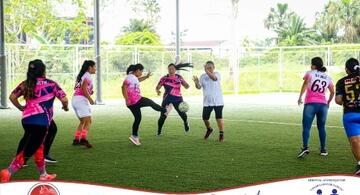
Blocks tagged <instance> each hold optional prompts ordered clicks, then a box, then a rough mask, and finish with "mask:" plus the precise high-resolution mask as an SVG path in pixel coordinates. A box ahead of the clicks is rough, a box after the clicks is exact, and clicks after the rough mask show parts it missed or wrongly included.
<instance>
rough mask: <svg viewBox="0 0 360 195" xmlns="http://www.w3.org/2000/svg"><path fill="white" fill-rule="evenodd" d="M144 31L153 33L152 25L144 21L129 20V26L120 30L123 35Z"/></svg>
mask: <svg viewBox="0 0 360 195" xmlns="http://www.w3.org/2000/svg"><path fill="white" fill-rule="evenodd" d="M146 30H147V31H150V32H153V33H155V27H154V26H153V24H151V23H150V22H149V21H147V20H144V19H130V24H129V25H128V26H125V27H123V29H122V31H123V32H124V33H128V32H143V31H146Z"/></svg>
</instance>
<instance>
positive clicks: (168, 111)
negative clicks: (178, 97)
mask: <svg viewBox="0 0 360 195" xmlns="http://www.w3.org/2000/svg"><path fill="white" fill-rule="evenodd" d="M165 108H166V112H165V113H164V114H165V115H166V116H168V115H169V114H170V112H171V110H172V109H173V104H171V103H170V104H169V105H167V106H166V107H165Z"/></svg>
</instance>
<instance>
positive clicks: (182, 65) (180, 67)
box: [168, 63, 194, 71]
mask: <svg viewBox="0 0 360 195" xmlns="http://www.w3.org/2000/svg"><path fill="white" fill-rule="evenodd" d="M170 66H174V67H175V69H176V70H185V71H189V70H188V69H185V68H193V67H194V66H193V65H191V63H180V64H176V65H175V64H174V63H170V64H169V65H168V68H169V67H170Z"/></svg>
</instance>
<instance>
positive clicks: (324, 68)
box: [318, 66, 326, 72]
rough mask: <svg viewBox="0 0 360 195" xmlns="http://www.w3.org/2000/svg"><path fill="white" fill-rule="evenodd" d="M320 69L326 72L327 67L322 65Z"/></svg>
mask: <svg viewBox="0 0 360 195" xmlns="http://www.w3.org/2000/svg"><path fill="white" fill-rule="evenodd" d="M318 71H320V72H326V67H325V66H323V67H321V68H320V69H318Z"/></svg>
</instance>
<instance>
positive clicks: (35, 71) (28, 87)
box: [24, 59, 46, 99]
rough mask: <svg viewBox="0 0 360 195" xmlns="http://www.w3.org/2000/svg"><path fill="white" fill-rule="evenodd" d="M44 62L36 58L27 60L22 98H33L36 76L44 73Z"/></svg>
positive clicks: (38, 76) (41, 75)
mask: <svg viewBox="0 0 360 195" xmlns="http://www.w3.org/2000/svg"><path fill="white" fill-rule="evenodd" d="M45 70H46V67H45V64H44V62H43V61H41V60H39V59H36V60H33V61H30V62H29V65H28V70H27V73H26V80H25V81H24V98H25V99H32V98H34V89H35V86H36V83H37V78H41V77H43V76H44V75H45Z"/></svg>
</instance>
